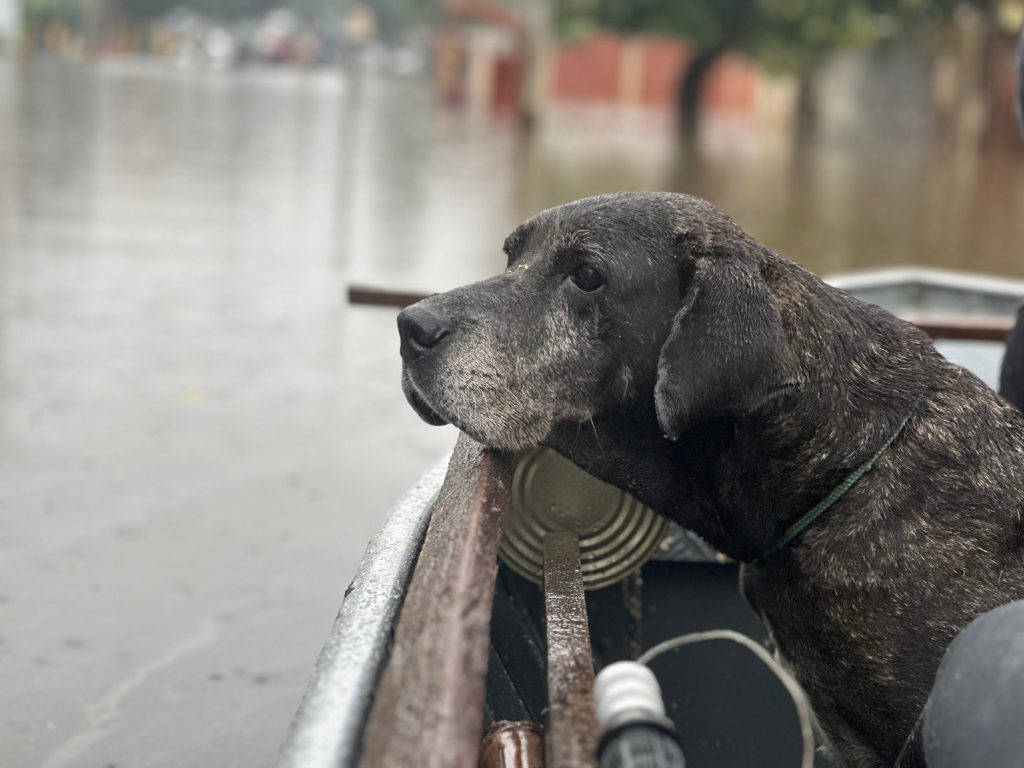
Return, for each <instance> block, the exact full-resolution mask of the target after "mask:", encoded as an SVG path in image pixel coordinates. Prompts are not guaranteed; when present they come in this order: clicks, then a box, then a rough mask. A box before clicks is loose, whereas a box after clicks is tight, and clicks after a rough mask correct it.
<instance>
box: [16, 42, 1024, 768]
mask: <svg viewBox="0 0 1024 768" xmlns="http://www.w3.org/2000/svg"><path fill="white" fill-rule="evenodd" d="M712 128H713V130H712V132H711V134H710V135H709V140H708V141H706V142H705V144H704V145H703V150H702V152H701V153H699V154H698V155H691V154H687V153H685V152H682V151H681V150H679V148H678V147H677V146H676V144H675V142H674V141H673V140H672V132H671V126H670V124H669V123H668V121H666V120H665V119H664V118H663V117H659V116H657V115H651V114H647V113H622V114H615V113H606V112H601V111H595V110H569V109H563V110H560V111H558V112H555V113H553V114H552V115H551V120H550V123H549V124H548V125H547V126H546V127H545V128H544V129H543V130H541V131H540V132H538V133H537V134H535V135H534V136H533V137H532V138H528V137H526V136H524V135H523V134H522V133H521V132H520V131H518V130H517V129H516V128H515V126H514V125H512V124H510V123H508V122H504V121H500V120H496V119H493V118H491V117H489V116H487V115H480V114H467V113H461V112H448V111H444V110H441V109H439V108H437V107H436V106H435V104H434V100H433V97H432V95H431V94H430V92H429V89H428V88H427V87H426V86H424V84H422V83H420V82H418V81H409V80H386V79H373V78H371V79H367V80H365V81H362V82H350V81H347V80H345V79H344V78H341V77H339V76H337V75H335V74H333V73H302V72H284V71H247V72H241V73H205V74H204V73H195V72H189V73H183V72H178V71H174V70H170V69H166V68H164V67H162V66H161V65H157V64H152V63H146V62H132V61H121V62H106V63H103V64H100V65H98V66H96V67H86V66H82V65H78V66H74V65H68V64H61V63H58V62H53V61H46V60H36V61H35V62H33V63H32V64H31V65H30V66H27V67H23V68H19V67H15V66H14V65H13V64H11V63H10V62H3V63H0V680H3V687H2V693H0V744H2V745H3V746H2V748H0V750H2V759H0V762H2V763H3V764H4V765H12V766H29V765H44V766H47V767H48V768H56V767H57V766H106V765H117V766H130V767H131V768H140V767H141V766H182V765H197V766H198V765H205V766H212V765H217V766H234V765H238V766H243V765H244V766H260V765H270V764H271V763H272V762H273V756H274V753H275V751H276V749H277V746H278V745H279V743H280V741H281V738H282V737H283V735H284V731H285V729H286V726H287V723H288V719H289V718H290V716H291V714H292V712H293V711H294V709H295V707H296V705H297V704H298V701H299V698H300V696H301V692H302V688H303V685H304V683H305V680H306V679H307V676H308V674H309V671H310V667H311V664H312V661H313V659H314V657H315V655H316V652H317V650H318V648H319V646H320V644H321V642H322V640H323V638H324V636H325V634H326V632H327V629H328V627H329V626H330V623H331V621H332V619H333V616H334V613H335V610H336V607H337V604H338V601H339V600H340V597H341V594H342V593H343V591H344V588H345V586H346V584H347V583H348V580H349V578H350V577H351V575H352V573H353V572H354V570H355V567H356V565H357V563H358V559H359V556H360V554H361V552H362V549H363V547H364V546H365V543H366V541H367V539H368V538H369V537H370V536H371V535H372V534H373V532H374V531H375V530H376V529H377V527H378V526H379V524H380V520H381V518H382V516H383V515H384V514H385V513H386V511H387V509H388V507H389V505H390V503H391V502H392V501H393V500H394V499H395V498H396V497H397V496H398V494H399V493H400V492H401V490H402V489H403V488H405V487H406V486H408V485H409V484H411V482H412V481H413V479H414V478H415V477H416V476H417V475H418V473H419V472H420V471H421V470H423V469H425V468H426V467H427V466H428V465H429V464H431V463H432V462H433V461H434V460H435V459H436V458H437V457H438V456H439V455H440V454H441V453H442V452H443V451H444V449H445V448H446V447H447V446H449V445H450V444H451V442H452V441H453V437H454V436H453V433H452V431H451V430H450V429H431V428H428V427H426V426H424V425H422V424H421V423H420V422H419V421H418V419H417V418H416V417H415V415H414V414H413V413H412V411H411V410H410V409H409V408H408V407H407V406H406V405H405V403H404V401H403V399H402V396H401V392H400V390H399V387H398V355H397V342H396V339H395V335H394V313H393V312H391V311H390V310H379V309H365V308H350V307H347V306H345V304H344V303H343V300H342V298H343V295H344V288H345V286H346V285H347V284H348V283H349V282H350V281H359V282H364V283H367V282H368V283H376V284H383V285H391V286H401V287H406V288H423V289H443V288H446V287H450V286H452V285H455V284H458V283H461V282H465V281H467V280H471V279H475V278H478V277H482V276H484V275H487V274H490V273H493V272H495V271H497V270H499V269H500V268H501V266H502V263H503V261H502V257H501V255H500V245H501V242H502V239H503V237H504V235H505V234H506V233H507V231H508V230H509V229H511V228H512V227H513V226H514V225H515V224H516V223H518V221H520V220H521V219H522V218H524V217H525V216H526V215H528V214H530V213H532V212H534V211H536V210H538V209H540V208H544V207H547V206H550V205H555V204H557V203H560V202H564V201H566V200H570V199H573V198H576V197H580V196H584V195H588V194H595V193H599V192H605V191H611V190H616V189H642V188H662V189H678V190H684V191H689V192H693V193H696V194H700V195H703V196H706V197H709V198H710V199H712V200H713V201H715V202H717V203H719V204H720V205H721V206H722V207H724V208H726V209H727V210H728V211H730V212H731V213H732V214H733V215H734V216H735V217H736V218H737V219H738V220H739V221H740V222H741V223H742V224H744V225H745V226H746V227H747V228H748V229H750V230H751V231H752V232H753V233H754V234H756V235H758V236H759V237H761V238H762V239H765V240H767V241H768V242H770V243H771V244H772V245H774V246H776V247H777V248H779V249H780V250H782V251H784V252H786V253H788V254H789V255H791V256H793V257H795V258H797V259H798V260H801V261H803V262H805V263H806V264H807V265H808V266H810V267H811V268H812V269H815V270H818V271H820V272H826V273H833V272H840V271H849V270H854V269H859V268H864V267H876V266H883V265H902V264H908V263H919V264H929V265H933V266H941V267H949V268H957V269H970V270H975V271H983V272H991V273H995V274H1000V275H1013V276H1018V277H1020V276H1024V258H1022V255H1024V184H1022V181H1024V167H1022V161H1021V156H1020V155H1019V154H1017V155H1002V156H1000V155H995V154H980V155H979V154H978V153H976V152H971V151H967V150H963V149H961V150H956V149H955V148H954V147H949V146H942V145H941V144H938V143H936V142H933V141H928V142H925V141H915V140H912V139H907V138H906V137H904V138H901V139H896V138H893V137H892V136H889V135H888V134H887V133H886V132H885V131H884V130H876V131H874V132H869V133H866V134H864V135H854V136H853V138H851V137H850V135H849V133H848V132H845V133H844V132H842V131H824V133H823V135H824V136H825V138H823V139H821V140H820V141H819V142H817V143H812V144H809V145H807V146H806V147H804V148H803V149H802V150H801V151H800V152H796V151H794V149H793V144H794V142H793V141H792V140H789V139H787V138H785V137H775V138H772V137H770V136H764V135H761V134H760V133H758V132H757V131H752V130H751V129H750V128H749V127H744V126H742V125H739V126H737V125H735V124H724V123H723V124H720V125H713V126H712ZM830 137H831V138H830ZM840 137H842V138H840Z"/></svg>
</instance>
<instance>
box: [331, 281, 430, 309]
mask: <svg viewBox="0 0 1024 768" xmlns="http://www.w3.org/2000/svg"><path fill="white" fill-rule="evenodd" d="M429 295H430V294H427V293H422V292H419V291H393V290H390V289H387V288H371V287H368V286H364V285H350V286H349V287H348V303H349V304H370V305H372V306H377V307H399V308H402V307H408V306H409V305H410V304H415V303H416V302H417V301H419V300H420V299H425V298H427V296H429Z"/></svg>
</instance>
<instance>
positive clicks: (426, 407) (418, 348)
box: [398, 301, 451, 426]
mask: <svg viewBox="0 0 1024 768" xmlns="http://www.w3.org/2000/svg"><path fill="white" fill-rule="evenodd" d="M450 332H451V326H450V322H449V320H448V318H447V317H446V316H445V315H443V314H442V313H441V312H440V311H438V310H436V309H434V308H432V307H430V306H426V305H425V303H424V302H422V301H421V302H419V303H417V304H413V305H412V306H411V307H407V308H405V309H403V310H402V311H401V312H399V313H398V335H399V337H400V338H401V353H402V366H403V370H402V391H403V392H404V393H405V399H406V400H408V401H409V405H411V406H412V407H413V410H415V411H416V413H417V414H418V415H419V417H420V418H421V419H423V420H424V421H425V422H427V423H428V424H433V425H435V426H440V425H442V424H447V423H448V422H449V420H448V419H446V418H444V417H443V416H441V415H440V414H439V413H438V412H437V411H435V410H434V409H433V408H432V407H431V406H430V404H429V403H428V402H427V400H426V398H424V396H423V393H422V392H421V391H420V389H419V388H418V387H417V386H416V384H415V382H414V381H413V370H412V369H413V368H415V367H420V369H421V370H422V366H423V364H424V363H426V362H428V361H429V358H430V357H431V355H432V354H433V353H434V352H436V351H437V350H438V349H439V348H440V347H441V346H443V345H442V342H443V341H444V339H445V338H446V337H447V336H448V335H449V334H450Z"/></svg>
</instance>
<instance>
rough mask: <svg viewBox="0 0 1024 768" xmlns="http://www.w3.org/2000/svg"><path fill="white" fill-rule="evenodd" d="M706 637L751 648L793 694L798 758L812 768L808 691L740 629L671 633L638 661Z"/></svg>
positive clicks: (812, 735) (652, 657)
mask: <svg viewBox="0 0 1024 768" xmlns="http://www.w3.org/2000/svg"><path fill="white" fill-rule="evenodd" d="M708 640H732V641H733V642H735V643H739V644H740V645H742V646H744V647H745V648H748V649H749V650H751V651H753V652H754V655H756V656H757V658H759V659H760V660H761V661H763V662H764V663H765V664H766V665H767V666H768V668H769V669H770V670H771V671H772V672H774V673H775V676H776V677H777V678H779V681H780V682H781V683H782V684H783V685H784V686H785V688H786V690H787V691H788V692H789V695H790V696H791V697H792V698H793V705H794V706H795V707H796V716H797V719H798V720H799V721H800V736H801V738H802V739H803V747H804V749H803V759H802V760H801V762H800V768H814V731H813V729H812V727H811V705H810V704H809V703H808V701H807V694H806V693H804V689H803V688H801V687H800V683H798V682H797V681H796V680H795V679H793V676H792V675H791V674H789V672H787V671H786V670H785V668H783V666H782V665H781V664H779V662H777V661H776V660H775V659H773V658H772V657H771V655H770V654H769V653H768V651H766V650H765V649H764V647H763V646H762V645H760V644H758V643H755V642H754V641H753V640H751V639H750V638H749V637H747V636H746V635H742V634H740V633H739V632H735V631H733V630H731V629H712V630H709V631H707V632H690V633H689V634H686V635H680V636H679V637H674V638H672V639H671V640H666V641H665V642H663V643H658V644H657V645H655V646H654V647H653V648H649V649H648V650H647V651H645V652H644V653H643V655H641V656H640V658H639V659H637V661H638V662H639V663H640V664H646V665H648V666H649V665H650V663H651V662H652V661H653V660H654V659H656V658H657V657H658V656H661V655H662V654H663V653H665V652H667V651H674V650H676V649H677V648H682V647H683V646H684V645H691V644H693V643H703V642H706V641H708Z"/></svg>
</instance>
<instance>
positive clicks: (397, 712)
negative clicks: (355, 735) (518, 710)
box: [361, 435, 510, 768]
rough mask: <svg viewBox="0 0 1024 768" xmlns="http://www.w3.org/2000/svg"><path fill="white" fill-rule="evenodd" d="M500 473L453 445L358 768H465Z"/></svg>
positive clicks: (474, 739) (491, 459) (480, 682)
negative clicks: (445, 475)
mask: <svg viewBox="0 0 1024 768" xmlns="http://www.w3.org/2000/svg"><path fill="white" fill-rule="evenodd" d="M509 477H510V468H509V463H508V461H507V460H506V459H504V458H503V457H501V456H499V455H496V454H492V453H490V452H488V451H485V450H484V448H483V447H482V446H480V445H479V444H477V443H475V442H473V441H472V440H470V439H469V438H468V437H466V436H465V435H461V436H460V437H459V441H458V443H457V444H456V446H455V452H454V454H453V456H452V460H451V463H450V464H449V467H448V476H447V478H446V479H445V483H444V486H443V487H442V488H441V491H440V493H439V494H438V497H437V501H436V502H435V503H434V508H433V513H432V517H431V521H430V527H429V529H428V530H427V535H426V538H425V540H424V542H423V547H422V549H421V550H420V556H419V561H418V563H417V564H416V570H415V572H414V574H413V577H412V583H411V584H410V586H409V591H408V594H407V596H406V599H405V604H404V605H403V607H402V612H401V616H400V618H399V620H398V628H397V630H396V633H395V642H394V647H393V649H392V651H391V658H390V660H389V662H388V665H387V667H386V669H385V671H384V675H383V677H382V678H381V682H380V685H379V686H378V688H377V693H376V698H375V700H374V703H373V709H372V710H371V712H370V718H369V722H368V724H367V728H366V733H365V738H364V744H365V746H364V750H363V757H362V762H361V765H362V766H364V767H365V768H407V766H413V765H415V766H421V767H422V768H442V767H444V768H449V767H450V768H456V767H464V768H472V767H473V766H476V764H477V758H478V755H479V749H480V733H481V730H482V727H483V704H484V679H485V675H486V672H487V659H488V652H489V635H490V619H491V601H492V599H493V596H494V583H495V577H496V573H497V567H498V566H497V550H498V539H499V537H500V535H501V521H502V515H503V514H504V511H505V508H506V507H507V505H508V496H509V490H508V489H509Z"/></svg>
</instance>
